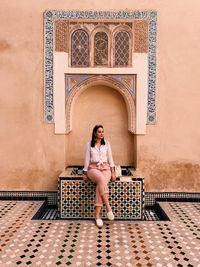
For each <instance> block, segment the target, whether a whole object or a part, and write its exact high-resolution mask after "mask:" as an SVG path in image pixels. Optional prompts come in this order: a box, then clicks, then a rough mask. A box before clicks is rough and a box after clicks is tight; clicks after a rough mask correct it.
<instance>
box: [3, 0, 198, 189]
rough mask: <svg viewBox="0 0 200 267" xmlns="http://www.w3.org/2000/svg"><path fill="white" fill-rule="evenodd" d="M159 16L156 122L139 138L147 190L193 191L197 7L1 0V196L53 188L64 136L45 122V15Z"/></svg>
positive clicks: (180, 0)
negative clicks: (68, 12)
mask: <svg viewBox="0 0 200 267" xmlns="http://www.w3.org/2000/svg"><path fill="white" fill-rule="evenodd" d="M105 7H106V10H113V9H114V10H116V9H126V8H127V7H128V8H129V9H132V10H135V9H140V10H148V9H154V10H157V12H158V39H157V124H156V125H151V126H148V127H147V135H145V136H138V138H137V139H138V140H137V141H138V167H139V169H140V170H141V171H142V172H143V173H144V175H145V179H146V180H145V182H146V190H148V191H199V189H200V184H199V174H200V146H199V139H200V138H199V137H200V126H199V118H198V117H199V114H200V110H199V109H200V108H199V100H200V90H199V84H200V75H199V66H200V56H199V54H200V35H199V32H200V19H199V10H200V2H199V1H198V0H193V1H192V3H191V2H189V1H186V0H176V1H160V0H152V1H139V0H137V1H136V0H135V1H134V0H131V1H127V0H124V1H105V0H102V1H66V0H60V1H53V0H48V1H42V0H40V1H25V0H22V1H16V0H12V1H9V0H6V1H5V0H3V1H1V9H0V23H1V31H0V63H1V64H0V81H1V87H0V88H1V98H0V108H1V112H0V119H1V120H0V121H1V129H0V148H1V149H0V159H1V160H0V175H1V180H0V190H56V177H57V175H58V174H59V173H60V172H61V171H62V169H63V167H64V163H65V160H66V159H65V148H64V144H65V136H64V135H54V125H47V124H45V123H44V122H43V12H44V10H46V9H63V10H87V9H96V10H104V9H105Z"/></svg>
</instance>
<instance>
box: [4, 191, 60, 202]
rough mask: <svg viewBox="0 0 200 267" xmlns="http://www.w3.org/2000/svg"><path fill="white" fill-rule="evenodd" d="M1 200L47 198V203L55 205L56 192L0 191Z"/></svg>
mask: <svg viewBox="0 0 200 267" xmlns="http://www.w3.org/2000/svg"><path fill="white" fill-rule="evenodd" d="M0 199H2V200H47V203H48V205H57V192H45V191H0Z"/></svg>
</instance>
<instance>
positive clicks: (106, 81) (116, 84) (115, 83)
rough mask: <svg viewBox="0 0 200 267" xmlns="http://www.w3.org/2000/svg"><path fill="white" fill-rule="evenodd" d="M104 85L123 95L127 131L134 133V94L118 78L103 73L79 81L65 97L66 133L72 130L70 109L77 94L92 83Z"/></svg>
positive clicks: (92, 84)
mask: <svg viewBox="0 0 200 267" xmlns="http://www.w3.org/2000/svg"><path fill="white" fill-rule="evenodd" d="M100 84H101V85H106V86H109V87H111V88H113V89H115V90H117V91H118V92H119V93H120V94H121V95H122V97H123V99H124V101H125V103H126V108H127V113H128V131H130V132H131V133H133V134H134V133H135V124H136V121H135V118H136V117H135V115H136V114H135V101H134V96H133V94H132V93H131V91H130V90H128V89H127V88H126V87H125V86H124V85H123V84H122V83H121V82H120V81H119V80H116V79H113V78H112V77H109V76H103V75H94V76H93V77H90V78H88V79H86V80H84V81H83V82H82V83H79V84H78V86H75V87H73V88H72V89H71V90H70V92H69V94H68V95H67V99H66V133H67V134H68V133H69V132H70V131H71V130H72V110H73V104H74V103H75V101H76V99H77V98H78V96H79V95H80V94H81V93H82V92H83V91H85V90H86V89H87V88H88V87H91V86H94V85H100Z"/></svg>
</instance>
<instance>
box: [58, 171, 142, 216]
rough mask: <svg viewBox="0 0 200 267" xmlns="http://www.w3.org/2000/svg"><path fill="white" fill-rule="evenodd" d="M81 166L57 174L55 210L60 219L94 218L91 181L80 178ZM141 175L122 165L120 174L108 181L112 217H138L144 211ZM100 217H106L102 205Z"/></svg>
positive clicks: (93, 196) (92, 184)
mask: <svg viewBox="0 0 200 267" xmlns="http://www.w3.org/2000/svg"><path fill="white" fill-rule="evenodd" d="M82 168H83V167H82V166H70V167H68V168H67V169H66V170H65V171H64V172H62V173H61V174H60V175H59V177H58V213H59V217H60V218H61V219H87V218H88V219H89V218H94V203H95V193H96V191H95V184H94V183H93V182H91V181H88V182H86V183H85V182H84V181H83V180H82ZM143 180H144V179H143V178H136V177H134V169H131V168H129V167H122V176H121V177H117V179H116V181H115V182H110V183H109V192H110V194H109V195H110V204H111V207H112V210H113V212H114V214H115V218H116V219H124V220H125V219H126V220H128V219H129V220H141V219H143V213H144V181H143ZM101 215H102V218H106V211H105V205H104V207H103V209H102V214H101Z"/></svg>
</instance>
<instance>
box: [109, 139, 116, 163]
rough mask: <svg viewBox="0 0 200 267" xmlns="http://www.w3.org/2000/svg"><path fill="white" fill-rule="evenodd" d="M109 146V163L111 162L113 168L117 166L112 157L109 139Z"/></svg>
mask: <svg viewBox="0 0 200 267" xmlns="http://www.w3.org/2000/svg"><path fill="white" fill-rule="evenodd" d="M107 146H108V163H109V164H110V167H111V168H113V167H115V164H114V161H113V157H112V150H111V146H110V143H109V142H108V141H107Z"/></svg>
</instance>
